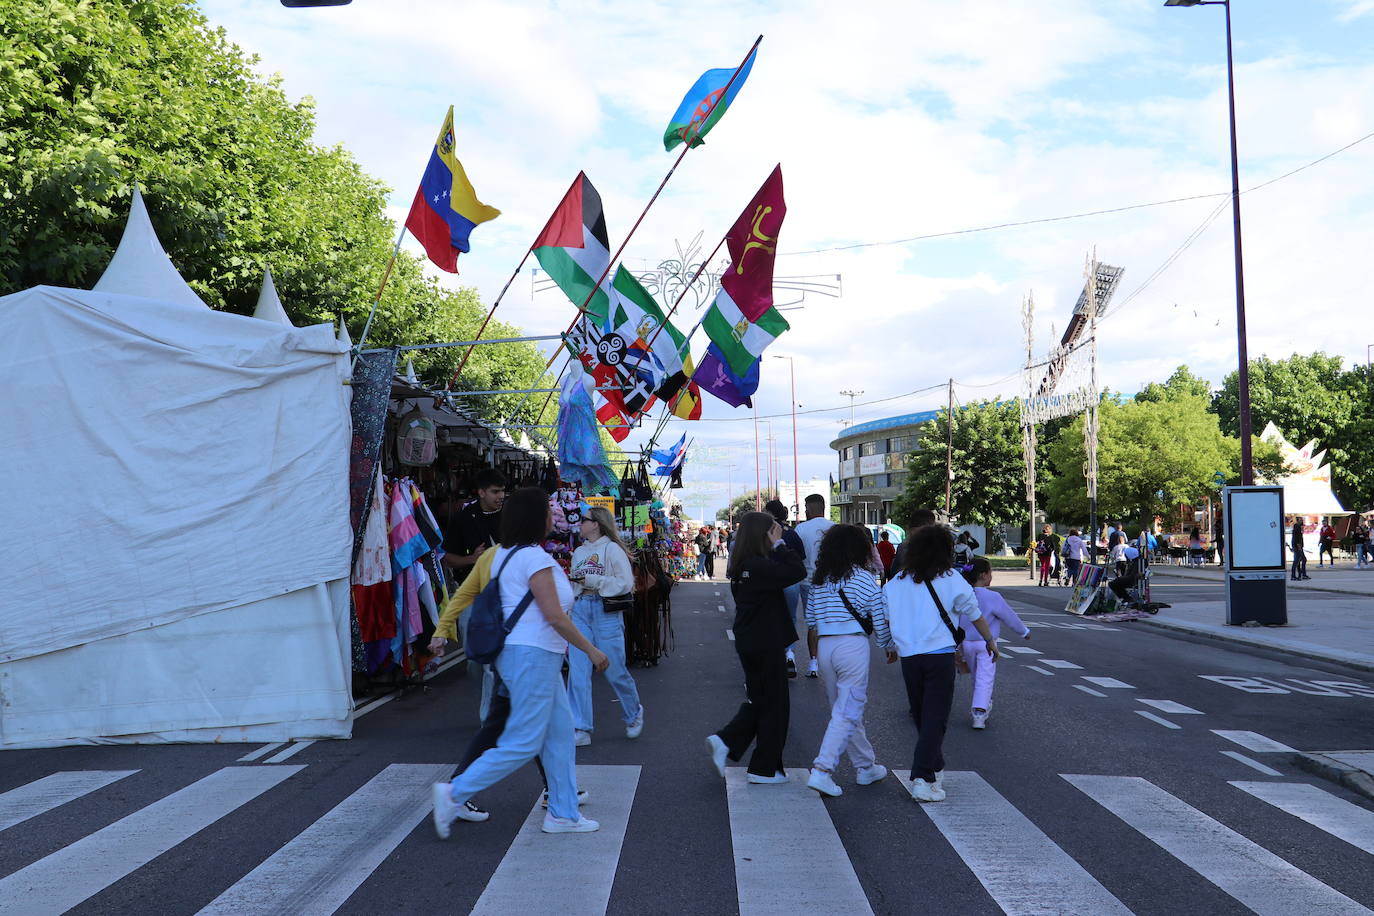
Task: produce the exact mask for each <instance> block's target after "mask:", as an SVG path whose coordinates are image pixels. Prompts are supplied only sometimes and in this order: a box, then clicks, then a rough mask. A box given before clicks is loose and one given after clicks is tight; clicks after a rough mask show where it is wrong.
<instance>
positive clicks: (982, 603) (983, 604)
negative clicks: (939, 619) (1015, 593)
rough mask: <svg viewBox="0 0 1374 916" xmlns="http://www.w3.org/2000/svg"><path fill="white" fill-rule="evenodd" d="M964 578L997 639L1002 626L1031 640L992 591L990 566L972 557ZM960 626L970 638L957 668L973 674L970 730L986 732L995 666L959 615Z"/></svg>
mask: <svg viewBox="0 0 1374 916" xmlns="http://www.w3.org/2000/svg"><path fill="white" fill-rule="evenodd" d="M962 571H963V574H964V578H965V579H966V580H968V584H969V585H972V586H973V594H974V595H975V596H976V597H977V598H978V609H979V610H981V611H982V612H983V617H984V619H986V620H987V622H988V629H990V630H991V631H992V638H993V639H996V638H997V637H998V635H999V634H1000V633H1001V631H1002V624H1004V623H1005V624H1006V625H1007V626H1009V627H1011V629H1012V631H1013V632H1014V633H1016V635H1017V636H1020V637H1021V638H1022V639H1030V628H1029V627H1027V626H1026V625H1025V624H1024V623H1022V622H1021V618H1020V617H1017V616H1016V612H1015V611H1013V610H1012V609H1011V605H1009V604H1007V602H1006V599H1005V598H1003V597H1002V596H1001V595H999V594H997V593H996V592H995V591H993V590H992V589H991V588H989V586H990V585H992V565H991V564H990V563H988V561H987V559H986V558H984V557H974V558H973V561H972V562H970V563H969V564H968V565H967V566H964V567H963V568H962ZM959 625H960V626H961V627H963V628H964V632H965V633H968V634H969V636H970V638H968V639H965V640H964V642H963V645H961V646H960V647H959V648H960V658H959V667H960V668H961V669H962V670H964V671H968V672H970V673H972V674H973V727H974V728H986V727H987V723H988V713H989V711H990V710H991V709H992V685H993V683H994V682H995V681H996V679H997V666H996V665H994V664H993V663H992V661H991V660H990V659H989V658H988V647H987V643H985V642H983V640H981V639H978V638H977V637H978V636H979V633H978V631H977V630H975V629H973V627H972V625H971V624H970V623H969V621H968V619H967V618H966V617H965V616H964V615H963V614H960V615H959Z"/></svg>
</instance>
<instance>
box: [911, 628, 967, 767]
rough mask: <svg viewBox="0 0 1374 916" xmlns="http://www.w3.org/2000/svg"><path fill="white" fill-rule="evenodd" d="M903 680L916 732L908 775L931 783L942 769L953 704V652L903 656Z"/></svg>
mask: <svg viewBox="0 0 1374 916" xmlns="http://www.w3.org/2000/svg"><path fill="white" fill-rule="evenodd" d="M902 679H903V680H904V681H906V696H907V699H908V700H909V701H910V702H911V713H912V717H913V718H914V719H915V720H916V730H917V732H919V735H918V736H917V738H916V754H915V757H914V759H913V760H912V762H911V778H912V779H918V778H919V779H924V780H925V781H926V782H934V781H935V773H936V772H937V771H939V770H943V769H944V768H945V753H944V743H945V729H946V728H947V727H948V726H949V710H950V707H951V706H952V705H953V704H954V653H953V652H943V653H939V654H935V655H906V656H903V657H902Z"/></svg>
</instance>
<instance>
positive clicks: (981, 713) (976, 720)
mask: <svg viewBox="0 0 1374 916" xmlns="http://www.w3.org/2000/svg"><path fill="white" fill-rule="evenodd" d="M973 727H974V728H987V727H988V713H987V710H979V709H975V710H974V711H973Z"/></svg>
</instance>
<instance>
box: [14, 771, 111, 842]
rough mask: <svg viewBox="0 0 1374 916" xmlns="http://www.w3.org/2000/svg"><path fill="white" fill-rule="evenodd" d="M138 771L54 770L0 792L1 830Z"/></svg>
mask: <svg viewBox="0 0 1374 916" xmlns="http://www.w3.org/2000/svg"><path fill="white" fill-rule="evenodd" d="M137 772H138V770H78V771H74V772H69V773H53V774H52V775H51V776H44V777H43V778H42V779H37V780H34V781H33V782H31V783H29V784H28V785H24V786H20V787H19V788H17V789H11V790H10V791H8V792H6V793H4V794H3V795H0V830H5V829H8V828H10V827H13V826H14V825H15V824H18V823H22V822H23V821H26V820H28V819H29V818H31V817H37V816H38V815H40V814H42V813H43V812H45V811H51V810H52V809H53V808H56V807H58V806H60V805H65V804H66V803H67V802H69V801H72V800H74V799H78V798H80V797H81V796H83V795H89V794H90V793H91V792H94V791H95V790H96V789H103V788H105V786H108V785H109V784H110V783H112V782H118V781H119V780H121V779H123V778H124V777H125V776H132V775H134V774H135V773H137Z"/></svg>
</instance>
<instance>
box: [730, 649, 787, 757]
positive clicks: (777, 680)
mask: <svg viewBox="0 0 1374 916" xmlns="http://www.w3.org/2000/svg"><path fill="white" fill-rule="evenodd" d="M739 660H740V664H741V665H742V666H743V667H744V690H745V693H746V695H747V696H748V697H749V699H747V700H745V701H744V702H743V703H741V704H740V708H739V712H737V713H735V717H734V718H733V719H731V720H730V724H728V725H726V726H725V727H724V728H722V729H721V730H720V731H718V732H716V735H717V736H719V738H720V740H721V741H724V742H725V746H726V748H728V749H729V756H730V759H731V760H739V759H740V758H741V757H743V756H744V752H745V751H747V750H748V749H749V745H750V744H751V743H752V744H753V745H754V753H753V756H751V757H750V758H749V772H750V773H753V774H754V775H756V776H772V775H774V774H776V773H780V772H782V747H783V745H784V744H786V743H787V720H788V716H789V714H790V713H791V707H790V705H789V704H790V703H791V698H790V697H789V696H788V693H787V655H786V651H785V650H784V649H775V650H771V651H768V652H741V653H740V654H739Z"/></svg>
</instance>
